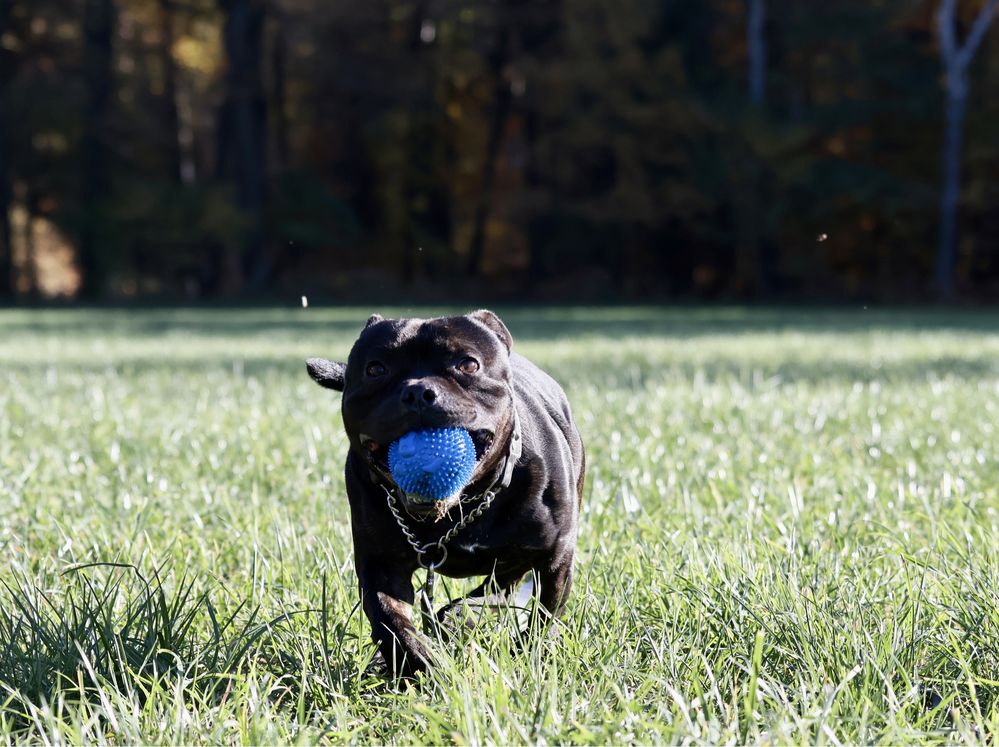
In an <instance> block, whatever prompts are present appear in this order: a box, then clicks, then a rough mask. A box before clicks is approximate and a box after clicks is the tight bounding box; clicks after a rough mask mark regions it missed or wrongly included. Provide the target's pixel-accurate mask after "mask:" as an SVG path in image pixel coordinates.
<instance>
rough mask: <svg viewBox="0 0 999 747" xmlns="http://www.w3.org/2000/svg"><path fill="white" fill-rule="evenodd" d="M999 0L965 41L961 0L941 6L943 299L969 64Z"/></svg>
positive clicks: (988, 3)
mask: <svg viewBox="0 0 999 747" xmlns="http://www.w3.org/2000/svg"><path fill="white" fill-rule="evenodd" d="M996 4H997V0H985V2H984V4H983V5H982V6H981V8H980V9H979V11H978V15H977V16H976V17H975V21H974V23H973V24H972V25H971V30H970V31H969V32H968V35H967V37H966V38H965V40H964V41H963V42H962V43H960V44H959V43H958V40H957V30H956V26H957V10H958V2H957V0H941V1H940V7H939V8H938V9H937V15H936V21H937V35H938V37H939V42H940V58H941V60H942V61H943V65H944V70H945V71H946V73H947V75H946V80H947V90H946V96H947V104H946V122H945V130H944V146H943V184H941V187H940V236H939V242H938V244H937V263H936V265H937V266H936V274H935V277H934V281H935V285H936V292H937V295H938V297H939V298H940V299H941V300H950V299H951V298H953V297H954V290H955V283H954V267H955V265H956V263H957V241H958V232H957V219H958V207H959V204H960V200H961V150H962V146H963V144H964V119H965V114H966V112H967V103H968V65H969V64H970V63H971V61H972V60H973V59H974V57H975V53H976V52H977V51H978V48H979V46H981V43H982V40H983V39H984V38H985V35H986V33H987V32H988V29H989V26H990V25H991V23H992V19H993V18H994V17H995V11H996Z"/></svg>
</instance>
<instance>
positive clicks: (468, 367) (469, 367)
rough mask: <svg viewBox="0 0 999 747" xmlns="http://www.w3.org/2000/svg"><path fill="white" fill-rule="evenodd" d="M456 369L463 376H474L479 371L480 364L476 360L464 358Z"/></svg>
mask: <svg viewBox="0 0 999 747" xmlns="http://www.w3.org/2000/svg"><path fill="white" fill-rule="evenodd" d="M455 368H457V369H458V370H459V371H461V372H462V373H463V374H473V373H475V372H476V371H478V370H479V362H478V361H477V360H475V358H462V359H461V362H460V363H459V364H458V365H457V366H455Z"/></svg>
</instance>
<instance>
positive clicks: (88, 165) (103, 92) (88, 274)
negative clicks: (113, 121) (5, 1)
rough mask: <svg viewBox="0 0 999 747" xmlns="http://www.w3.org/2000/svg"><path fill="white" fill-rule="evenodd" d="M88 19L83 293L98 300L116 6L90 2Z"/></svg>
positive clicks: (103, 0)
mask: <svg viewBox="0 0 999 747" xmlns="http://www.w3.org/2000/svg"><path fill="white" fill-rule="evenodd" d="M84 7H85V16H84V37H83V42H84V49H83V73H84V79H85V81H86V97H87V98H86V107H85V112H84V121H83V143H82V145H81V149H82V153H81V156H82V174H81V189H82V197H81V205H82V207H83V212H84V214H83V220H82V222H81V223H82V231H81V235H80V247H79V256H80V270H81V274H82V276H83V285H82V287H81V290H80V293H81V295H82V296H84V297H86V298H96V297H97V296H99V295H100V294H101V293H102V292H103V291H104V279H105V277H106V270H107V268H106V267H105V262H104V260H103V258H102V256H101V254H102V247H101V246H100V242H101V232H102V228H103V226H102V221H101V215H102V211H103V210H104V208H105V200H106V199H107V197H108V196H109V194H110V191H111V176H110V162H111V159H112V155H113V154H112V150H111V148H110V147H109V144H108V143H109V135H108V125H109V122H108V114H109V111H110V107H111V99H112V94H113V92H114V70H113V59H114V54H113V46H112V40H113V39H114V19H115V5H114V0H86V4H85V6H84Z"/></svg>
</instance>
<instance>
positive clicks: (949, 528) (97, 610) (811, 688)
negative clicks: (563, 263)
mask: <svg viewBox="0 0 999 747" xmlns="http://www.w3.org/2000/svg"><path fill="white" fill-rule="evenodd" d="M370 311H373V310H372V309H336V310H329V309H308V310H299V309H296V310H284V311H282V310H249V311H200V310H174V311H134V312H132V311H90V312H81V311H68V310H66V311H6V312H0V738H2V739H3V740H4V741H10V740H16V741H20V740H31V741H38V742H44V743H99V742H110V743H136V742H143V743H147V742H148V743H219V742H227V743H237V742H238V743H246V742H253V743H270V742H279V743H288V742H304V743H312V742H335V743H338V742H347V741H351V742H363V743H373V742H374V743H390V744H396V743H401V744H407V743H418V742H433V743H457V744H467V743H510V742H529V743H565V742H572V743H581V744H601V743H607V742H615V743H620V742H640V743H649V742H678V741H685V740H693V741H700V742H764V741H770V742H794V743H802V742H815V743H819V742H825V743H833V744H835V743H837V742H926V743H952V742H971V743H987V742H989V740H994V738H995V737H994V735H995V734H996V732H997V731H999V591H997V589H999V528H997V522H999V513H997V512H999V488H997V485H999V469H997V455H999V448H997V447H999V444H997V432H996V429H997V405H996V403H997V400H999V316H997V315H996V314H987V313H982V314H961V313H940V312H936V311H934V312H905V311H896V312H887V311H879V312H862V311H859V310H858V311H855V312H846V311H844V312H819V311H811V312H805V311H801V312H791V311H786V312H785V311H765V310H760V311H752V312H748V311H741V310H738V309H719V310H711V311H697V310H689V311H677V310H658V309H642V308H615V309H566V310H540V309H508V310H505V311H503V312H502V314H503V316H504V317H505V318H506V319H507V321H508V323H509V325H510V327H511V328H512V330H513V332H514V335H515V338H516V341H517V343H516V346H517V348H518V349H519V350H521V351H523V352H524V353H526V354H527V355H529V356H531V357H532V358H534V359H535V360H536V361H538V362H539V363H541V364H542V365H544V366H545V367H546V368H547V369H548V370H549V371H551V372H552V373H553V374H554V375H555V376H556V377H557V378H558V379H559V380H560V381H561V382H562V383H563V384H564V385H565V387H566V389H567V391H568V393H569V396H570V399H571V400H572V402H573V405H574V409H575V413H576V416H577V419H578V421H579V425H580V427H581V429H582V431H583V434H584V438H585V440H586V443H587V447H588V451H589V460H588V461H589V475H588V484H587V496H586V506H585V513H584V516H583V521H582V529H581V536H580V541H579V553H578V562H577V579H578V580H577V585H576V589H575V592H574V595H573V597H572V599H571V602H570V605H569V608H568V612H567V615H566V617H565V618H564V620H563V621H562V623H561V624H560V628H561V635H560V636H559V637H558V638H556V639H554V640H551V639H543V638H541V637H535V638H532V639H530V640H529V641H528V643H527V645H526V646H525V648H524V650H523V651H522V652H521V653H520V654H519V655H513V654H512V653H511V646H510V636H509V633H507V632H504V631H509V629H510V626H508V625H505V624H504V622H503V621H499V622H498V623H496V624H491V625H487V626H484V627H483V629H481V630H478V631H474V632H471V633H467V634H463V637H462V638H461V639H460V640H459V641H458V642H457V643H456V644H452V645H450V646H447V647H444V646H442V647H441V649H440V650H441V651H442V652H443V659H444V663H443V664H442V666H441V667H440V668H439V669H437V670H436V671H435V672H434V673H433V674H432V675H431V676H430V677H429V678H428V680H427V681H426V682H425V683H424V685H423V686H422V687H420V688H409V689H407V688H400V687H395V686H393V685H392V684H391V683H387V682H385V681H384V680H382V679H381V678H379V677H378V676H375V675H372V674H370V673H368V672H367V671H366V669H367V665H368V662H369V659H370V656H371V654H372V647H371V645H370V644H369V642H368V634H367V626H366V623H365V621H364V620H363V617H362V615H361V613H360V612H359V610H358V608H357V605H356V591H355V589H354V578H353V569H352V559H351V546H350V536H349V530H348V526H349V524H348V512H347V505H346V499H345V496H344V488H343V482H342V475H341V465H342V461H343V457H344V453H345V447H346V443H345V438H344V435H343V432H342V429H341V423H340V418H339V399H338V396H336V395H334V394H333V393H330V392H326V391H324V390H321V389H319V388H318V387H316V386H315V385H314V384H312V383H311V382H310V381H309V380H308V379H307V377H306V375H305V372H304V366H303V364H302V359H303V358H304V357H306V356H307V355H314V354H325V355H330V356H338V355H340V356H342V355H343V354H345V353H346V351H347V350H348V348H349V345H350V343H351V341H352V340H353V338H354V336H355V335H356V332H357V330H358V329H359V326H360V325H361V324H362V323H363V320H364V319H365V318H366V316H367V314H368V313H369V312H370ZM457 587H460V584H452V589H454V588H457ZM497 631H499V632H497Z"/></svg>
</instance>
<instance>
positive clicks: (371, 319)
mask: <svg viewBox="0 0 999 747" xmlns="http://www.w3.org/2000/svg"><path fill="white" fill-rule="evenodd" d="M384 321H385V317H383V316H382V315H381V314H372V315H371V316H369V317H368V321H367V323H366V324H365V325H364V329H367V328H368V327H370V326H371V325H372V324H378V322H384Z"/></svg>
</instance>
